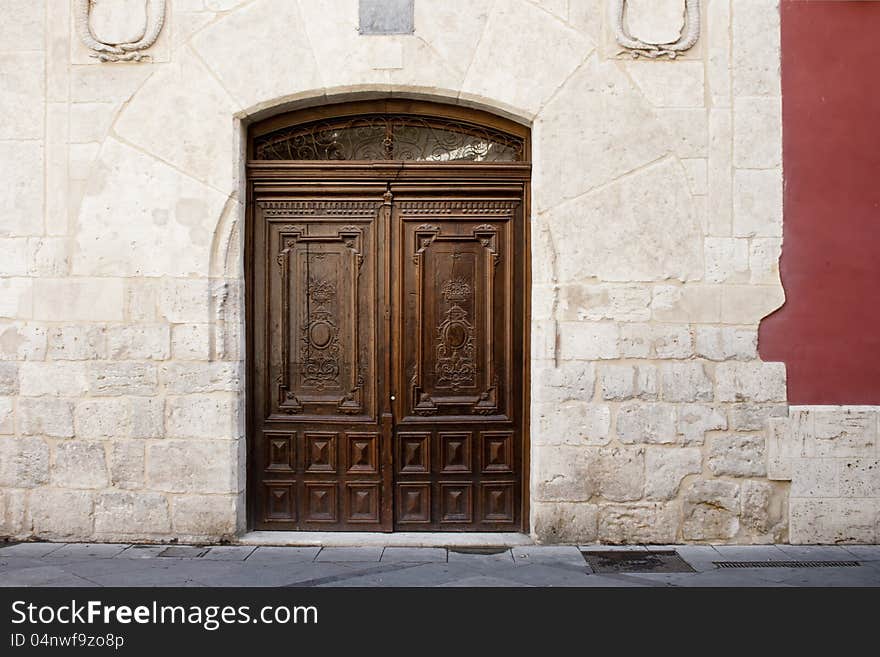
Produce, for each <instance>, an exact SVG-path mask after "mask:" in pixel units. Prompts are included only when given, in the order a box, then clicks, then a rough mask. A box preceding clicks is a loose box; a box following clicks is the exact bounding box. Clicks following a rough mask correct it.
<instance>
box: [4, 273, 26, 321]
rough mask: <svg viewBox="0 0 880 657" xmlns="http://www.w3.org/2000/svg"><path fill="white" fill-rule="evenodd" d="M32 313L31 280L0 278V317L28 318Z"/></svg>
mask: <svg viewBox="0 0 880 657" xmlns="http://www.w3.org/2000/svg"><path fill="white" fill-rule="evenodd" d="M32 315H33V281H32V280H31V279H30V278H0V317H8V318H9V319H30V318H31V316H32Z"/></svg>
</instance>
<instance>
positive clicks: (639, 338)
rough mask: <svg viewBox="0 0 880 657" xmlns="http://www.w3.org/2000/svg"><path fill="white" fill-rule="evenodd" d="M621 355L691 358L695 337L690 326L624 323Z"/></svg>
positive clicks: (630, 356)
mask: <svg viewBox="0 0 880 657" xmlns="http://www.w3.org/2000/svg"><path fill="white" fill-rule="evenodd" d="M620 355H621V356H623V357H624V358H661V359H664V360H666V359H677V358H690V357H691V356H693V355H694V346H693V338H692V337H691V332H690V328H689V327H688V326H684V325H683V326H675V325H671V324H667V325H658V324H653V325H651V324H622V325H621V326H620Z"/></svg>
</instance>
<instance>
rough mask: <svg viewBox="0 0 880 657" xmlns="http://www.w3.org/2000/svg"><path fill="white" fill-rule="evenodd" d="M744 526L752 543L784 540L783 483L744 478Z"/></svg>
mask: <svg viewBox="0 0 880 657" xmlns="http://www.w3.org/2000/svg"><path fill="white" fill-rule="evenodd" d="M741 498H742V513H741V514H740V521H741V523H742V526H743V528H745V529H746V530H747V531H750V532H751V536H752V538H751V540H752V541H754V542H762V543H763V542H767V543H779V542H786V539H787V530H788V498H787V496H786V494H785V487H784V485H780V484H771V483H768V482H766V481H745V482H743V484H742V490H741Z"/></svg>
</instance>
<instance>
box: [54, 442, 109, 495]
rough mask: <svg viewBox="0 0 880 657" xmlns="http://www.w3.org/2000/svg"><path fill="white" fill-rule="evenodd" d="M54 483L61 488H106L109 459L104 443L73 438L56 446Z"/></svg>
mask: <svg viewBox="0 0 880 657" xmlns="http://www.w3.org/2000/svg"><path fill="white" fill-rule="evenodd" d="M52 465H53V467H52V484H53V485H55V486H59V487H61V488H104V487H105V486H106V485H107V459H106V454H105V451H104V444H103V443H100V442H85V441H81V440H71V441H65V442H62V443H58V444H57V445H56V446H55V448H54V458H53V464H52Z"/></svg>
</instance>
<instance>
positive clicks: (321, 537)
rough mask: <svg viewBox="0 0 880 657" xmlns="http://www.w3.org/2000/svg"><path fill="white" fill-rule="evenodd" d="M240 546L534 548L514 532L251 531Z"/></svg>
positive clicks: (522, 536)
mask: <svg viewBox="0 0 880 657" xmlns="http://www.w3.org/2000/svg"><path fill="white" fill-rule="evenodd" d="M234 543H235V544H237V545H277V546H284V547H516V546H520V545H534V544H535V542H534V541H533V540H532V537H531V536H529V535H528V534H517V533H514V532H503V533H491V532H473V533H460V532H398V533H388V534H385V533H382V532H276V531H271V532H267V531H259V532H248V533H246V534H244V535H242V536H240V537H238V538H237V539H236V540H235V541H234Z"/></svg>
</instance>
